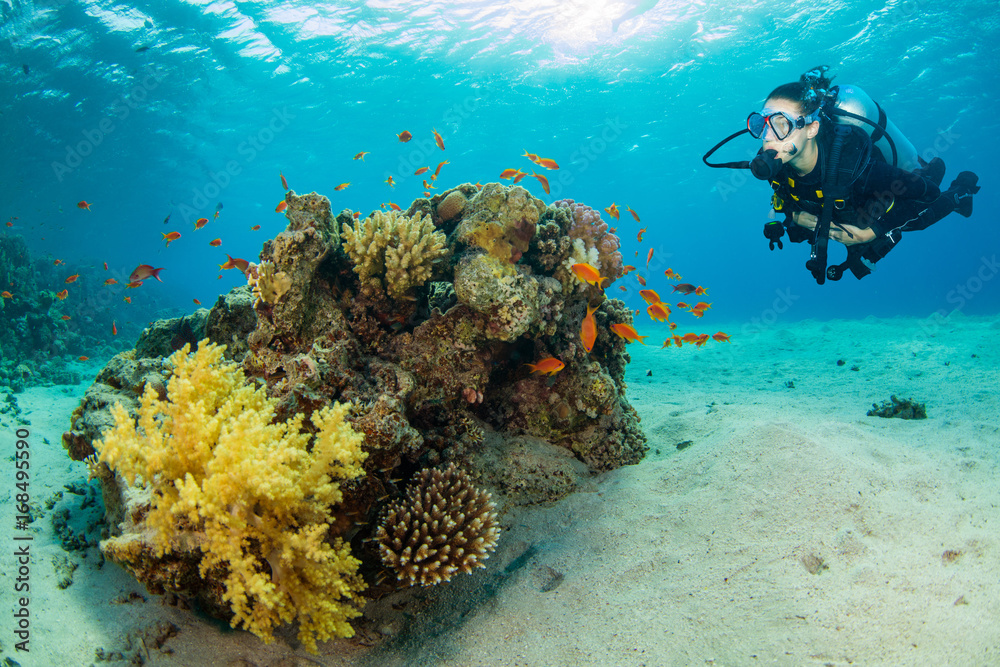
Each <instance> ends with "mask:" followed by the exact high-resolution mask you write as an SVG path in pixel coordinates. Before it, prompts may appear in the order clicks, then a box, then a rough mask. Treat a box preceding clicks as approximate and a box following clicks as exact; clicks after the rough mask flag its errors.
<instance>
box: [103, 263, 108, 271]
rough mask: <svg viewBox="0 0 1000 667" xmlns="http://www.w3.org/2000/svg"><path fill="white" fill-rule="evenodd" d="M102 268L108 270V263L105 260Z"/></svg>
mask: <svg viewBox="0 0 1000 667" xmlns="http://www.w3.org/2000/svg"><path fill="white" fill-rule="evenodd" d="M104 270H105V271H107V270H108V263H107V262H104Z"/></svg>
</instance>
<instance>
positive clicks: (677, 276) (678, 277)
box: [663, 269, 681, 280]
mask: <svg viewBox="0 0 1000 667" xmlns="http://www.w3.org/2000/svg"><path fill="white" fill-rule="evenodd" d="M663 275H665V276H666V277H667V278H670V279H671V280H681V274H679V273H676V272H674V270H673V269H667V270H666V271H664V272H663Z"/></svg>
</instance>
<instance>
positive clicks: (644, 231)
mask: <svg viewBox="0 0 1000 667" xmlns="http://www.w3.org/2000/svg"><path fill="white" fill-rule="evenodd" d="M647 229H648V227H643V228H642V229H640V230H639V234H638V235H637V236H636V240H637V241H639V243H642V235H643V234H645V233H646V230H647Z"/></svg>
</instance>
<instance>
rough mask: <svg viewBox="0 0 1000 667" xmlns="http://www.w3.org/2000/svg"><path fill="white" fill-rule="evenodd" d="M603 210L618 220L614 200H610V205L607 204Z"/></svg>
mask: <svg viewBox="0 0 1000 667" xmlns="http://www.w3.org/2000/svg"><path fill="white" fill-rule="evenodd" d="M604 212H605V213H607V214H608V215H610V216H611V217H612V218H614V219H615V220H618V216H619V213H618V207H617V206H615V203H614V202H611V206H609V207H607V208H606V209H604Z"/></svg>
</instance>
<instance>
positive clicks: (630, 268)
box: [622, 264, 635, 276]
mask: <svg viewBox="0 0 1000 667" xmlns="http://www.w3.org/2000/svg"><path fill="white" fill-rule="evenodd" d="M632 271H635V267H634V266H632V265H631V264H626V265H625V266H624V267H622V276H627V275H628V274H629V273H631V272H632Z"/></svg>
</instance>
